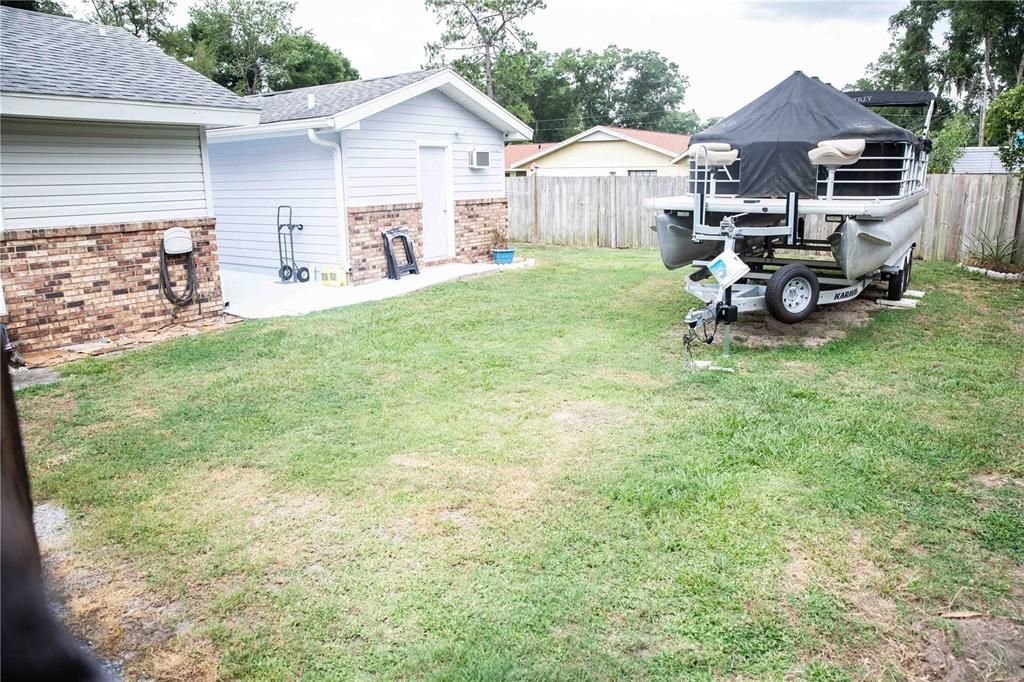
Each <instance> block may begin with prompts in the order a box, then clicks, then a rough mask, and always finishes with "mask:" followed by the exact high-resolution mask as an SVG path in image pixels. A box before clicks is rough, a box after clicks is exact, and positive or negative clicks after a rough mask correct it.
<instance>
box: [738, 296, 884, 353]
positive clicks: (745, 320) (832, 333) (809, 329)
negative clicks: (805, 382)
mask: <svg viewBox="0 0 1024 682" xmlns="http://www.w3.org/2000/svg"><path fill="white" fill-rule="evenodd" d="M878 310H879V308H878V304H877V303H875V302H874V301H873V300H868V299H864V298H858V299H854V300H852V301H846V302H844V303H839V304H836V305H826V306H821V307H819V308H818V309H817V310H816V311H814V314H812V315H811V316H810V317H809V318H807V319H806V320H804V321H803V322H800V323H798V324H785V323H784V322H779V321H778V320H776V319H775V318H774V317H772V316H771V315H769V314H768V313H747V314H745V315H741V316H740V318H739V321H738V322H737V323H736V324H734V325H733V326H732V335H733V338H734V339H735V340H736V341H738V342H739V343H741V344H742V345H744V346H747V347H749V348H779V347H782V346H792V345H802V346H806V347H808V348H817V347H819V346H823V345H824V344H826V343H828V342H829V341H835V340H836V339H841V338H843V337H845V336H846V335H847V333H849V331H850V329H853V328H855V327H862V326H864V325H866V324H867V323H868V322H870V321H871V315H872V314H873V313H875V312H877V311H878ZM719 331H721V328H719Z"/></svg>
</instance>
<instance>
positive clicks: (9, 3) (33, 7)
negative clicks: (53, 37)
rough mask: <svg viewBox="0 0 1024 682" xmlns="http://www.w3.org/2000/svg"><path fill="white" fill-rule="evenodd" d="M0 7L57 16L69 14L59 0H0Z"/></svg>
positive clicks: (67, 15) (68, 15)
mask: <svg viewBox="0 0 1024 682" xmlns="http://www.w3.org/2000/svg"><path fill="white" fill-rule="evenodd" d="M0 7H14V8H15V9H23V10H27V11H29V12H39V13H40V14H55V15H57V16H59V17H70V16H71V13H70V12H68V10H67V8H66V7H64V4H63V3H61V2H59V0H0Z"/></svg>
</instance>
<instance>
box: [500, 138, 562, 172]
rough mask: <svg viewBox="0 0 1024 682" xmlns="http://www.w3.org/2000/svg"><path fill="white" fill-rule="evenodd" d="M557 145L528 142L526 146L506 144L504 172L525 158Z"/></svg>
mask: <svg viewBox="0 0 1024 682" xmlns="http://www.w3.org/2000/svg"><path fill="white" fill-rule="evenodd" d="M554 144H557V143H556V142H541V143H539V144H538V143H536V142H530V143H528V144H507V145H505V170H508V169H509V168H511V167H512V164H514V163H517V162H519V161H521V160H523V159H525V158H526V157H527V156H533V155H534V154H536V153H537V152H539V151H540V150H542V149H547V148H548V147H550V146H552V145H554Z"/></svg>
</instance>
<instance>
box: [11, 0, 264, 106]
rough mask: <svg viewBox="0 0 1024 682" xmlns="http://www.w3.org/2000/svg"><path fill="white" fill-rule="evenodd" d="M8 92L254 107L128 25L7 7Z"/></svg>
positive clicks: (193, 104)
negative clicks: (81, 19) (87, 20)
mask: <svg viewBox="0 0 1024 682" xmlns="http://www.w3.org/2000/svg"><path fill="white" fill-rule="evenodd" d="M0 92H10V93H26V94H37V95H57V96H64V97H88V98H99V99H120V100H130V101H136V102H154V103H160V104H177V105H186V106H206V107H223V108H229V109H253V108H254V107H253V105H252V104H248V103H246V102H245V101H244V100H243V99H242V98H241V97H238V96H237V95H235V94H234V93H232V92H231V91H230V90H228V89H226V88H223V87H221V86H220V85H217V84H216V83H214V82H213V81H211V80H209V79H208V78H205V77H204V76H202V75H200V74H199V73H197V72H196V71H193V70H192V69H190V68H189V67H187V66H185V65H184V64H182V63H181V62H179V61H178V60H177V59H174V58H173V57H171V56H169V55H167V54H166V53H164V51H163V50H161V49H160V48H159V47H157V46H156V45H152V44H150V43H146V42H143V41H142V40H139V39H138V38H136V37H135V36H133V35H131V34H130V33H128V32H127V31H125V30H124V29H121V28H115V27H111V26H100V25H97V24H91V23H88V22H85V21H80V20H78V19H70V18H67V17H58V16H54V15H50V14H41V13H39V12H29V11H27V10H20V9H13V8H10V7H0Z"/></svg>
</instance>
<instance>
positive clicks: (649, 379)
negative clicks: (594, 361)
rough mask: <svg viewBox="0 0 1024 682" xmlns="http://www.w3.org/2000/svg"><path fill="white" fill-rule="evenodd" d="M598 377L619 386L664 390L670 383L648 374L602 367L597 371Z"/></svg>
mask: <svg viewBox="0 0 1024 682" xmlns="http://www.w3.org/2000/svg"><path fill="white" fill-rule="evenodd" d="M596 374H597V376H599V377H601V378H602V379H607V380H608V381H612V382H615V383H619V384H628V385H632V386H640V387H642V388H662V387H664V386H667V385H668V383H667V382H666V381H663V380H661V379H658V378H657V377H655V376H652V375H650V374H648V373H647V372H636V371H627V370H613V369H608V368H605V367H602V368H601V369H599V370H597V372H596Z"/></svg>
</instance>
